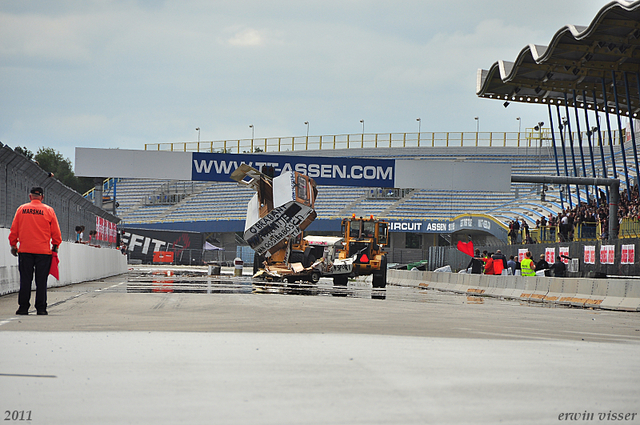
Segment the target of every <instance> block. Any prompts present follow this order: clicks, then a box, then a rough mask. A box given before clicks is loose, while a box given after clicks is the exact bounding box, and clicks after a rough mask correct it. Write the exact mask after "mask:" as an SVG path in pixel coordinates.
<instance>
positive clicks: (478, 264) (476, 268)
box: [467, 249, 484, 274]
mask: <svg viewBox="0 0 640 425" xmlns="http://www.w3.org/2000/svg"><path fill="white" fill-rule="evenodd" d="M469 267H471V273H472V274H482V268H483V267H484V261H482V258H481V257H480V250H479V249H476V255H475V256H474V257H471V261H469V265H468V266H467V269H468V268H469Z"/></svg>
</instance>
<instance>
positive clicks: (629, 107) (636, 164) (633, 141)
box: [623, 71, 640, 185]
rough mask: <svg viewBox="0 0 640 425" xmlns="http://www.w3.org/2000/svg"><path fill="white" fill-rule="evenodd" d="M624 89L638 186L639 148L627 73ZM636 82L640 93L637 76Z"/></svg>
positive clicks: (639, 83)
mask: <svg viewBox="0 0 640 425" xmlns="http://www.w3.org/2000/svg"><path fill="white" fill-rule="evenodd" d="M623 75H624V88H625V91H626V92H627V108H628V110H629V124H630V125H631V144H632V145H633V161H634V165H635V166H636V184H638V185H640V166H639V165H638V148H637V146H636V132H635V131H634V130H635V129H634V128H633V114H632V113H631V95H630V94H629V78H628V77H627V71H624V74H623ZM636 82H637V83H638V93H640V80H638V74H636Z"/></svg>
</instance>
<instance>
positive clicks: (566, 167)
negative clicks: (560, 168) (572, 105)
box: [556, 103, 573, 208]
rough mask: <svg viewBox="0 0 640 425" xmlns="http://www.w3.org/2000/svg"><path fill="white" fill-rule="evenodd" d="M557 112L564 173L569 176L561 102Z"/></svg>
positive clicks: (568, 195)
mask: <svg viewBox="0 0 640 425" xmlns="http://www.w3.org/2000/svg"><path fill="white" fill-rule="evenodd" d="M556 112H557V114H558V123H559V124H558V128H559V129H560V143H562V159H563V161H564V175H565V176H567V177H569V166H568V165H567V150H566V148H565V145H564V135H563V134H562V130H563V128H564V127H563V125H562V118H561V117H560V104H559V103H556ZM566 188H567V200H568V201H569V208H573V200H572V199H571V186H570V185H569V184H567V185H566Z"/></svg>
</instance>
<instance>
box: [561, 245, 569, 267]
mask: <svg viewBox="0 0 640 425" xmlns="http://www.w3.org/2000/svg"><path fill="white" fill-rule="evenodd" d="M559 250H560V258H562V262H563V263H565V264H569V259H568V258H564V257H563V255H564V256H565V257H568V256H569V247H568V246H561V247H560V248H559Z"/></svg>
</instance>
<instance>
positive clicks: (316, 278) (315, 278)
mask: <svg viewBox="0 0 640 425" xmlns="http://www.w3.org/2000/svg"><path fill="white" fill-rule="evenodd" d="M319 280H320V272H311V275H310V276H309V281H310V282H311V283H318V281H319Z"/></svg>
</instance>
